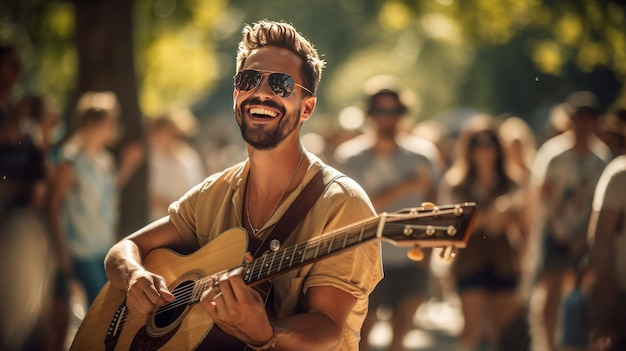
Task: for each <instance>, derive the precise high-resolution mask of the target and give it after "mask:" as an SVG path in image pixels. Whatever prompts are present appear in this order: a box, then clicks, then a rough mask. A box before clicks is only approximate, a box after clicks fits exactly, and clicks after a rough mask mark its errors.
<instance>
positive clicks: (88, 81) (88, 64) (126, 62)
mask: <svg viewBox="0 0 626 351" xmlns="http://www.w3.org/2000/svg"><path fill="white" fill-rule="evenodd" d="M74 4H75V6H76V28H75V33H76V34H75V40H76V47H77V51H78V86H77V91H76V96H80V94H82V93H84V92H86V91H90V90H101V91H102V90H108V91H112V92H114V93H115V94H116V95H117V98H118V100H119V103H120V106H121V123H122V125H123V127H124V133H123V135H122V138H121V142H120V143H119V145H121V146H123V145H124V144H126V143H128V142H133V141H141V142H143V143H144V144H145V140H144V131H143V123H142V114H141V111H140V109H139V101H138V93H137V82H136V75H135V61H134V60H135V58H134V41H133V38H134V31H133V4H134V2H133V1H132V0H106V1H99V0H74ZM147 177H148V174H147V167H146V166H145V162H144V165H143V166H142V167H141V168H140V169H139V171H138V172H137V173H136V174H135V175H134V176H133V178H132V179H131V180H130V182H129V183H128V184H127V185H126V187H125V188H124V189H123V190H122V194H121V198H120V200H121V201H120V208H119V210H120V214H121V215H120V223H119V236H120V237H122V236H125V235H127V234H129V233H131V232H132V231H135V230H137V229H138V228H140V227H141V226H143V225H145V224H146V220H147Z"/></svg>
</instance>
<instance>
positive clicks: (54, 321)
mask: <svg viewBox="0 0 626 351" xmlns="http://www.w3.org/2000/svg"><path fill="white" fill-rule="evenodd" d="M15 109H16V111H17V113H19V114H20V116H22V117H21V122H20V125H21V129H22V130H24V133H26V134H27V135H29V136H30V137H31V139H32V140H33V141H34V143H35V145H36V146H37V148H39V149H40V150H41V151H42V152H43V155H44V165H45V179H46V181H45V191H46V199H45V201H48V200H49V195H50V188H51V186H52V182H53V179H54V174H55V172H54V171H55V165H56V163H57V160H56V157H58V155H56V151H57V150H56V149H55V147H54V143H55V136H56V131H57V127H58V125H59V123H60V116H59V111H58V109H57V107H56V105H55V104H54V102H53V101H52V100H50V99H49V98H46V97H44V96H42V95H32V94H31V95H26V96H24V97H23V98H21V99H20V100H19V101H18V102H17V103H16V107H15ZM40 206H41V207H42V208H45V206H46V204H45V203H43V204H41V205H40ZM48 219H49V218H48ZM48 224H49V222H48ZM49 227H50V226H49V225H48V226H47V227H46V229H48V230H47V231H46V234H47V235H48V236H49V241H50V244H51V248H52V253H54V255H53V258H54V260H55V261H54V264H55V275H54V278H53V280H52V285H51V291H50V292H51V297H50V298H51V301H50V302H49V303H46V304H45V306H46V308H45V316H46V317H44V318H45V320H44V321H43V324H44V332H45V333H46V334H47V335H46V340H47V344H48V347H49V348H48V349H49V350H64V349H65V341H66V335H67V331H68V323H69V309H70V306H69V305H70V303H69V302H70V280H71V273H70V272H69V270H68V269H67V268H68V267H65V266H61V265H60V260H59V257H61V256H62V254H63V249H62V248H64V247H65V243H64V238H59V237H56V236H53V235H52V233H53V231H51V230H49Z"/></svg>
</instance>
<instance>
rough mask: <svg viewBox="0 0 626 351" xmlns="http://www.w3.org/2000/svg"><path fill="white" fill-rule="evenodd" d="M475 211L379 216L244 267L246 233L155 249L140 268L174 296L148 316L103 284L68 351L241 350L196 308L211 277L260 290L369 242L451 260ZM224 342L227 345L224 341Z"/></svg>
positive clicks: (455, 208)
mask: <svg viewBox="0 0 626 351" xmlns="http://www.w3.org/2000/svg"><path fill="white" fill-rule="evenodd" d="M476 214H477V208H476V205H475V204H474V203H462V204H454V205H445V206H437V207H434V208H424V207H417V208H410V209H405V210H402V211H398V212H393V213H381V214H379V215H377V216H374V217H372V218H370V219H366V220H363V221H359V222H357V223H355V224H352V225H349V226H346V227H342V228H340V229H336V230H333V231H331V232H329V233H325V234H323V235H321V236H318V237H315V238H312V239H310V240H309V241H307V242H304V243H299V244H296V245H293V246H289V247H285V248H278V249H276V250H275V251H267V252H265V253H264V254H263V255H262V256H260V257H258V258H256V259H254V260H253V261H251V262H248V263H245V262H244V263H242V260H243V255H244V253H245V252H246V251H247V246H248V234H247V233H246V231H245V230H244V229H243V228H232V229H229V230H227V231H225V232H223V233H222V234H220V235H219V236H218V237H217V238H216V239H215V240H213V241H211V242H210V243H208V244H207V245H205V246H203V247H202V248H200V249H199V250H197V251H196V252H194V253H192V254H190V255H180V254H178V253H176V252H174V251H171V250H168V249H156V250H153V251H151V252H149V253H148V254H147V255H146V257H145V259H144V262H143V263H144V266H145V267H146V269H147V270H149V271H151V272H154V273H156V274H159V275H161V276H162V277H163V278H164V279H165V281H166V282H167V286H168V289H169V290H170V291H171V292H172V293H173V294H174V295H175V296H176V299H175V300H174V301H173V302H171V303H169V304H167V305H165V306H163V307H161V308H160V309H158V310H157V311H156V312H154V313H152V314H149V315H145V314H138V313H133V312H132V311H130V310H128V308H127V307H126V305H125V299H126V291H124V290H121V289H118V288H115V287H113V286H111V284H110V283H107V284H106V285H105V286H104V288H103V289H102V290H101V291H100V293H99V294H98V296H97V297H96V299H95V301H94V302H93V303H92V305H91V307H90V308H89V310H88V312H87V315H86V316H85V319H84V320H83V321H82V323H81V325H80V327H79V329H78V331H77V334H76V336H75V338H74V341H73V343H72V346H71V350H72V351H84V350H107V351H110V350H111V351H112V350H133V351H144V350H145V351H148V350H150V351H151V350H181V351H189V350H204V349H205V350H219V351H228V350H237V351H242V350H244V349H245V348H246V346H245V344H243V343H242V342H240V341H239V340H237V339H235V338H233V337H230V336H229V335H227V334H225V333H224V332H221V329H219V328H218V327H217V326H215V325H214V323H213V321H212V320H211V318H210V317H209V315H208V314H207V313H206V311H204V309H202V307H201V306H200V305H199V304H197V302H199V300H200V298H201V296H202V293H203V292H204V291H205V290H207V289H208V288H209V286H210V284H211V282H212V278H213V277H218V276H221V275H222V274H224V273H226V272H229V271H231V270H234V269H242V272H243V273H242V278H243V280H244V282H245V283H246V284H248V285H250V286H258V285H259V284H261V283H264V282H267V281H269V280H271V279H272V278H273V277H275V276H277V275H280V274H282V273H285V272H287V271H290V270H293V269H296V268H298V267H301V266H304V265H307V264H310V263H312V262H315V261H317V260H320V259H323V258H325V257H328V256H330V255H334V254H338V253H340V252H342V251H343V250H348V249H351V248H354V247H355V246H357V245H360V244H362V243H365V242H369V241H371V240H383V241H388V242H391V243H392V244H394V245H396V246H411V247H412V246H413V245H419V246H420V247H442V248H445V250H443V251H442V252H444V253H445V254H447V255H448V256H450V255H452V254H454V252H455V250H456V249H457V248H464V247H465V245H466V243H467V240H468V238H469V233H470V231H471V226H472V223H473V221H474V218H475V217H476ZM220 332H221V333H220ZM228 338H230V339H231V340H226V341H225V340H223V339H228Z"/></svg>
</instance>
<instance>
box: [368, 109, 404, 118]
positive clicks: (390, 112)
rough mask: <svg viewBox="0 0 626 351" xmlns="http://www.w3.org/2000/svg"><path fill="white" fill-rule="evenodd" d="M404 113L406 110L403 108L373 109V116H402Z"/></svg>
mask: <svg viewBox="0 0 626 351" xmlns="http://www.w3.org/2000/svg"><path fill="white" fill-rule="evenodd" d="M403 113H404V109H402V108H401V107H392V108H384V107H375V108H373V109H372V112H371V114H372V115H373V116H400V115H402V114H403Z"/></svg>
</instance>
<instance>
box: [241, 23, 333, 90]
mask: <svg viewBox="0 0 626 351" xmlns="http://www.w3.org/2000/svg"><path fill="white" fill-rule="evenodd" d="M242 35H243V36H242V39H241V42H239V50H238V52H237V71H239V70H241V69H242V68H243V66H244V64H245V62H246V59H247V58H248V56H250V53H251V52H252V51H253V50H255V49H259V48H262V47H265V46H275V47H279V48H284V49H288V50H291V51H292V52H293V53H295V54H296V55H298V56H299V57H300V58H302V62H303V65H302V76H303V77H304V82H303V85H304V86H305V87H306V88H308V89H309V90H311V91H312V92H314V93H315V91H316V90H317V86H318V85H319V82H320V79H321V78H322V69H323V68H324V66H325V64H326V62H324V60H321V59H320V57H319V55H318V53H317V50H316V49H315V47H314V46H313V44H312V43H311V42H310V41H309V40H307V39H306V38H305V37H304V36H303V35H302V34H300V33H298V31H297V30H296V29H295V28H294V27H293V26H292V25H291V24H288V23H284V22H274V21H268V20H262V21H259V22H256V23H254V24H252V25H246V26H245V27H244V28H243V31H242Z"/></svg>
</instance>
